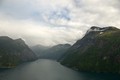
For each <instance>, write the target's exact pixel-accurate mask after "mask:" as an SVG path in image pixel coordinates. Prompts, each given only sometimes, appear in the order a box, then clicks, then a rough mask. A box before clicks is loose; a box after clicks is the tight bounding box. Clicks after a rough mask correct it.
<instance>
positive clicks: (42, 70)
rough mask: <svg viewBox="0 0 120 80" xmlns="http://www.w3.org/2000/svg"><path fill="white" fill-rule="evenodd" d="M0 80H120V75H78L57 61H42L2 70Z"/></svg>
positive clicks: (83, 73)
mask: <svg viewBox="0 0 120 80" xmlns="http://www.w3.org/2000/svg"><path fill="white" fill-rule="evenodd" d="M0 80H120V76H119V75H118V74H114V75H113V74H95V73H85V72H80V73H78V72H76V71H73V70H71V69H69V68H66V67H64V66H62V65H60V64H59V63H58V62H56V61H52V60H46V59H40V60H37V61H34V62H29V63H26V64H23V65H20V66H18V67H17V68H15V69H9V70H0Z"/></svg>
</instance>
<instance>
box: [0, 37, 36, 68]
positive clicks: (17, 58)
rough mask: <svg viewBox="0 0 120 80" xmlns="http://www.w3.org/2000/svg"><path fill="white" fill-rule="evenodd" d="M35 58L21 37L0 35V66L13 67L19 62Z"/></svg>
mask: <svg viewBox="0 0 120 80" xmlns="http://www.w3.org/2000/svg"><path fill="white" fill-rule="evenodd" d="M36 58H37V57H36V55H35V54H34V53H33V52H32V50H30V49H29V47H28V46H27V45H26V44H25V42H24V41H23V40H22V39H17V40H13V39H11V38H9V37H7V36H1V37H0V68H11V67H15V66H16V65H18V64H19V63H21V62H25V61H31V60H35V59H36Z"/></svg>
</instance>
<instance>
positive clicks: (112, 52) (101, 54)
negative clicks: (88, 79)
mask: <svg viewBox="0 0 120 80" xmlns="http://www.w3.org/2000/svg"><path fill="white" fill-rule="evenodd" d="M61 64H63V65H66V66H68V67H70V68H73V69H75V70H79V71H92V72H112V73H120V29H117V28H116V27H112V26H109V27H104V28H99V27H96V26H93V27H91V28H90V29H89V30H88V31H87V32H86V34H85V36H84V37H83V38H82V39H80V40H78V41H77V42H76V43H75V44H74V45H73V46H72V47H71V48H70V49H69V50H68V51H67V52H66V55H65V56H64V57H62V58H61Z"/></svg>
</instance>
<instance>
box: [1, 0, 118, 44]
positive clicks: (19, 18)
mask: <svg viewBox="0 0 120 80" xmlns="http://www.w3.org/2000/svg"><path fill="white" fill-rule="evenodd" d="M93 25H95V26H100V27H104V26H116V27H118V28H120V27H119V26H120V0H0V35H1V36H6V35H7V36H9V37H11V38H14V39H16V38H22V39H23V40H24V41H25V42H26V43H27V44H28V45H36V44H42V45H56V44H60V43H63V44H64V43H74V42H76V40H78V39H80V38H81V37H82V36H83V35H84V34H85V32H86V30H87V29H89V28H90V27H91V26H93Z"/></svg>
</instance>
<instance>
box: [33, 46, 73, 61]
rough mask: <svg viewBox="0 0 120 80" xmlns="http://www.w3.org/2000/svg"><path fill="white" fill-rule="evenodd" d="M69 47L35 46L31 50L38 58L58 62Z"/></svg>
mask: <svg viewBox="0 0 120 80" xmlns="http://www.w3.org/2000/svg"><path fill="white" fill-rule="evenodd" d="M70 47H71V45H70V44H58V45H56V46H53V47H50V46H42V45H37V46H34V47H31V49H32V50H33V51H34V53H36V54H37V56H38V57H39V58H44V59H53V60H58V59H59V58H60V57H61V56H63V54H64V53H65V52H66V51H67V50H68V49H69V48H70Z"/></svg>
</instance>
